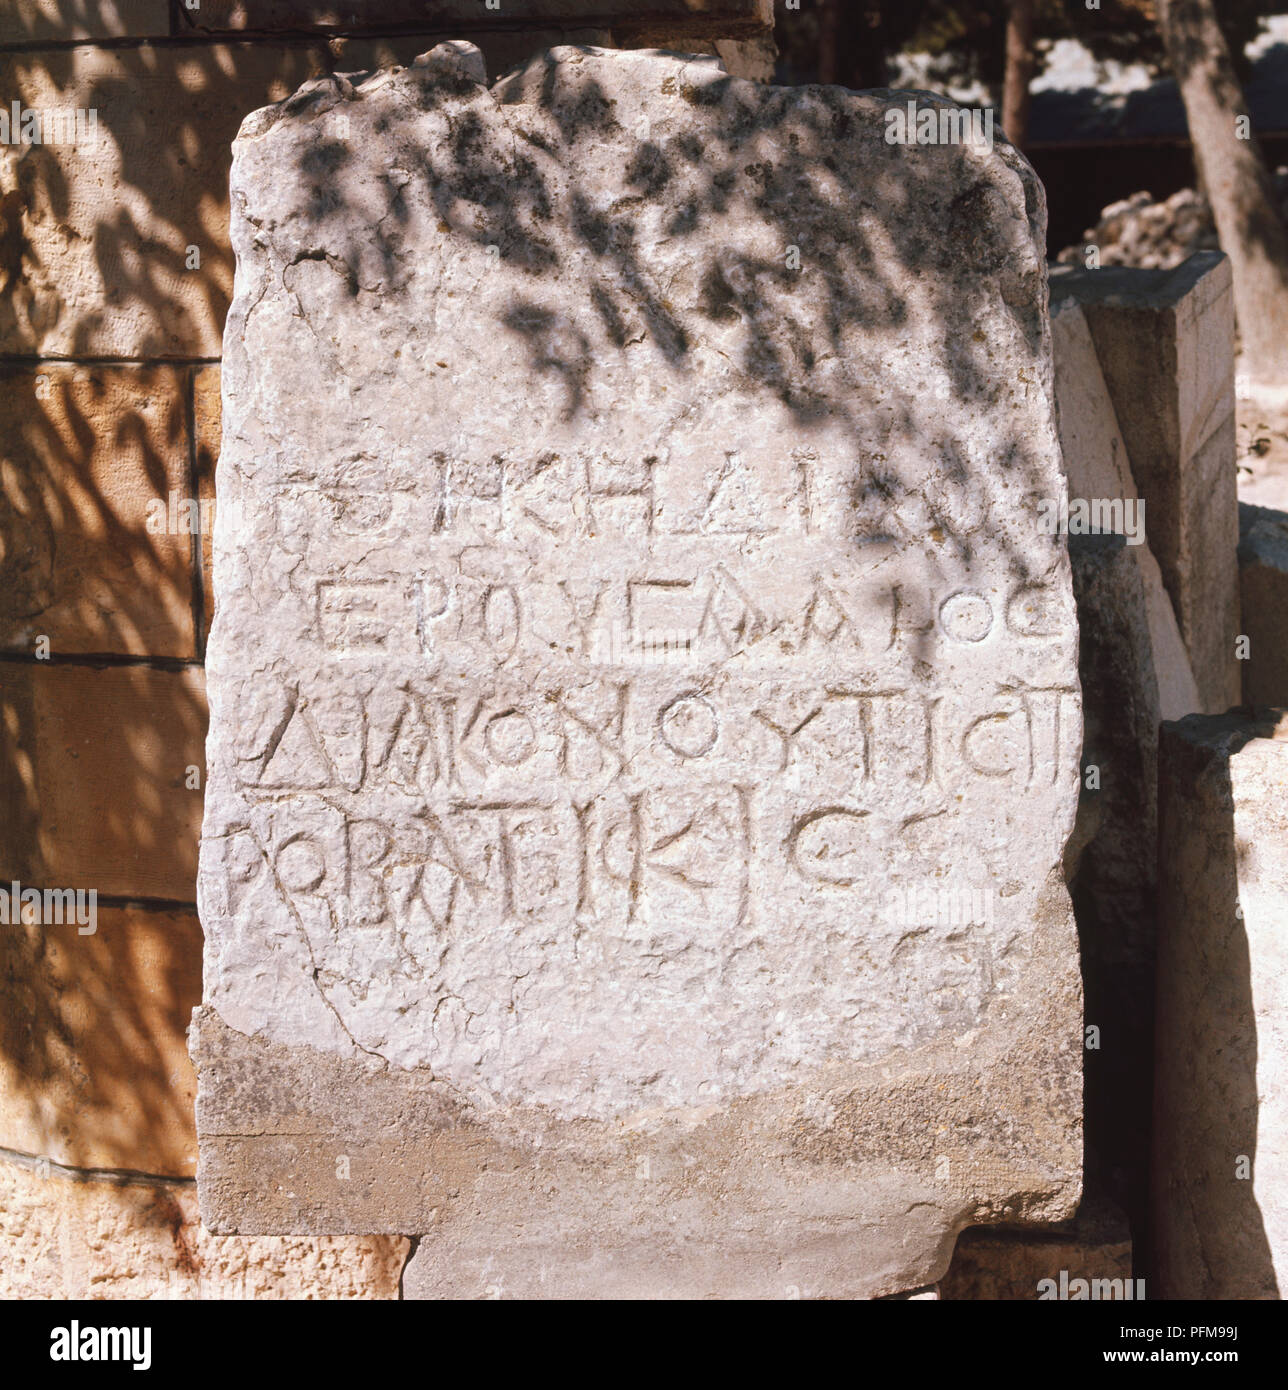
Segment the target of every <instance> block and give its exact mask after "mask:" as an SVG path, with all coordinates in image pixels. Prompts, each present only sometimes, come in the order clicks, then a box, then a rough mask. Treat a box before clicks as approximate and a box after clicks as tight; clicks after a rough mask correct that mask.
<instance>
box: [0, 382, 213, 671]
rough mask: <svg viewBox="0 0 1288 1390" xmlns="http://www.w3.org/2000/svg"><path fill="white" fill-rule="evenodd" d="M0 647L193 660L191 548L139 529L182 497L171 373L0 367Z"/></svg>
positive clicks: (177, 404) (181, 442) (183, 536)
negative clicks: (45, 646) (45, 644)
mask: <svg viewBox="0 0 1288 1390" xmlns="http://www.w3.org/2000/svg"><path fill="white" fill-rule="evenodd" d="M0 438H3V440H4V445H3V448H4V454H3V457H0V646H2V647H4V648H5V649H6V650H9V651H14V652H23V653H25V654H27V655H29V656H30V655H34V654H35V643H36V639H37V638H38V637H41V636H43V637H47V638H48V639H49V652H50V653H51V654H53V655H64V654H66V653H69V652H76V653H85V652H110V653H114V654H118V655H126V654H128V655H132V656H142V655H147V656H170V657H191V656H193V655H195V650H196V649H195V646H194V642H193V623H192V586H193V578H192V538H191V536H190V535H189V534H188V533H187V532H186V531H181V530H179V529H178V527H177V526H176V527H174V528H169V529H151V530H150V529H149V527H148V518H149V511H148V508H149V504H150V503H152V502H153V501H154V500H156V499H160V501H161V503H162V505H165V504H166V503H167V502H168V499H169V497H170V495H171V494H174V495H175V496H176V497H179V498H183V497H187V496H189V495H190V491H191V488H190V485H189V481H188V439H187V433H186V430H185V428H184V420H183V374H182V372H181V371H179V370H177V369H175V368H173V367H133V366H124V367H107V366H93V367H82V366H74V365H71V364H68V363H63V362H46V363H41V364H40V365H39V366H23V367H9V368H0Z"/></svg>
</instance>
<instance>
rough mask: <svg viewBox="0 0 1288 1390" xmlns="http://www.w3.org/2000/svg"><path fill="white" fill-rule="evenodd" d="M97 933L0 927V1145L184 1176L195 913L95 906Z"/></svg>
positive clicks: (197, 932)
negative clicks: (188, 1038)
mask: <svg viewBox="0 0 1288 1390" xmlns="http://www.w3.org/2000/svg"><path fill="white" fill-rule="evenodd" d="M92 925H95V926H96V930H94V931H93V932H92V933H86V934H85V935H82V934H81V930H80V926H79V924H71V925H50V924H40V925H32V926H27V925H17V926H14V925H7V926H0V933H3V947H2V948H0V1148H5V1149H14V1150H17V1151H18V1152H20V1153H27V1154H41V1155H43V1156H45V1157H46V1158H49V1159H52V1160H53V1161H54V1162H57V1163H64V1164H68V1165H70V1166H73V1167H77V1168H128V1169H132V1170H135V1171H138V1172H144V1173H156V1174H165V1175H167V1176H173V1177H191V1176H192V1175H193V1174H194V1173H195V1172H196V1165H197V1136H196V1131H195V1126H194V1122H193V1108H192V1107H193V1098H194V1096H195V1094H196V1089H197V1083H196V1077H195V1076H194V1075H193V1072H192V1063H191V1061H190V1060H189V1058H188V1051H187V1032H188V1024H189V1021H190V1020H191V1018H192V1010H193V1008H194V1007H195V1006H196V1005H197V1003H198V1002H199V1001H200V999H201V926H200V923H199V922H198V921H197V915H196V913H195V912H180V911H160V910H155V909H148V908H144V907H137V906H136V907H129V908H119V907H105V906H102V905H100V906H99V908H98V912H97V922H96V924H92Z"/></svg>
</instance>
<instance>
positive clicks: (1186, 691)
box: [1051, 299, 1200, 719]
mask: <svg viewBox="0 0 1288 1390" xmlns="http://www.w3.org/2000/svg"><path fill="white" fill-rule="evenodd" d="M1051 350H1052V355H1053V357H1054V360H1055V396H1056V403H1057V405H1058V406H1059V419H1060V450H1061V453H1062V454H1063V456H1064V467H1065V472H1066V473H1067V474H1068V478H1069V497H1070V500H1071V501H1072V500H1073V499H1078V498H1081V499H1084V500H1086V501H1091V500H1094V499H1101V500H1110V501H1112V500H1114V499H1118V498H1121V499H1122V500H1123V501H1124V502H1137V501H1139V499H1140V493H1139V492H1138V490H1137V488H1136V480H1135V478H1134V477H1133V475H1132V471H1131V460H1130V459H1129V458H1128V456H1127V446H1126V444H1124V443H1123V438H1122V433H1121V431H1120V430H1119V428H1118V415H1117V412H1116V411H1115V410H1114V403H1113V401H1112V399H1111V398H1110V395H1109V388H1108V387H1107V386H1106V384H1105V377H1104V373H1103V372H1102V371H1101V370H1100V362H1099V359H1098V358H1097V356H1096V348H1095V344H1094V343H1093V342H1092V340H1091V333H1090V331H1089V330H1088V328H1087V320H1086V316H1085V315H1084V314H1083V312H1082V309H1081V307H1080V306H1079V304H1078V303H1077V301H1076V300H1074V299H1065V300H1057V301H1056V302H1055V303H1054V304H1053V305H1052V312H1051ZM1149 523H1150V514H1149V511H1148V504H1146V512H1145V526H1144V533H1145V540H1144V541H1143V542H1142V543H1141V544H1138V545H1137V544H1133V545H1131V547H1130V549H1129V552H1128V553H1129V556H1130V558H1131V559H1132V561H1133V562H1134V564H1135V566H1136V568H1137V570H1138V571H1139V575H1140V584H1141V586H1142V589H1143V592H1144V598H1145V607H1146V612H1147V616H1148V623H1149V630H1148V633H1147V636H1146V643H1145V644H1144V645H1142V647H1141V651H1142V652H1148V660H1147V663H1146V664H1147V666H1148V667H1149V668H1150V669H1151V670H1152V673H1153V674H1152V678H1153V681H1154V683H1155V684H1156V686H1157V690H1158V703H1159V706H1160V708H1161V709H1162V713H1163V718H1164V719H1183V718H1184V717H1185V716H1186V715H1187V714H1196V713H1198V712H1199V709H1200V704H1199V693H1198V688H1197V686H1196V685H1195V683H1194V673H1193V671H1192V669H1191V667H1190V658H1189V653H1188V652H1187V651H1186V650H1185V643H1184V641H1183V639H1182V638H1181V632H1180V628H1179V627H1178V626H1177V623H1176V613H1175V611H1174V609H1173V608H1172V602H1171V599H1170V598H1168V595H1167V590H1166V588H1165V587H1164V585H1163V576H1162V573H1161V571H1160V570H1159V567H1158V560H1157V559H1156V558H1155V555H1154V552H1153V550H1152V549H1151V547H1150V541H1149V534H1150V533H1149Z"/></svg>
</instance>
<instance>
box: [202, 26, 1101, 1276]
mask: <svg viewBox="0 0 1288 1390" xmlns="http://www.w3.org/2000/svg"><path fill="white" fill-rule="evenodd" d="M903 105H904V103H903V102H902V101H900V102H894V101H893V100H892V99H891V98H889V97H884V96H879V95H863V94H856V93H851V92H846V91H843V90H840V89H829V88H817V87H815V88H801V89H780V88H773V87H766V86H762V85H759V84H755V83H752V82H748V81H743V80H739V79H735V78H730V77H729V76H728V75H727V74H725V73H724V72H723V71H722V70H721V69H720V67H719V65H718V64H716V63H715V62H713V61H711V60H710V59H686V58H683V57H679V56H676V55H673V54H658V53H649V52H632V53H611V52H606V51H599V50H594V49H571V48H563V49H556V50H554V51H553V52H552V53H549V54H546V55H543V56H542V57H540V58H539V59H536V60H534V61H533V62H532V63H531V64H530V65H529V66H528V67H527V68H525V69H524V70H522V71H521V72H519V73H517V74H514V75H513V76H511V77H509V78H507V79H505V80H503V81H502V82H500V83H499V84H498V85H497V86H495V87H493V88H492V89H491V90H489V89H488V88H487V87H486V86H484V85H482V84H481V83H480V82H478V80H477V69H476V66H475V64H474V62H473V61H472V60H471V58H470V56H469V54H468V53H466V52H464V51H462V50H461V49H460V48H459V47H457V48H448V47H443V48H440V49H437V50H435V51H434V52H433V53H431V54H428V55H426V56H425V57H424V58H422V59H418V60H417V62H416V63H414V64H413V65H411V66H410V67H408V68H406V69H404V70H402V71H398V72H382V73H379V74H376V75H374V76H370V77H366V76H361V75H359V76H356V77H355V78H354V79H353V80H349V79H346V78H341V77H336V78H326V79H321V80H319V81H317V82H315V83H312V84H310V85H308V86H306V87H305V88H304V89H302V90H301V91H300V92H298V93H297V94H296V95H295V96H294V97H293V98H292V99H291V100H290V101H289V102H287V103H284V104H282V105H280V106H278V107H275V108H270V109H268V110H265V111H261V112H257V113H255V114H254V115H253V116H251V117H250V118H248V119H247V121H246V122H245V124H244V125H243V128H242V131H241V134H240V136H239V138H238V141H237V144H236V148H235V154H234V168H233V179H232V189H233V195H232V201H233V207H234V209H235V213H234V219H233V226H232V235H233V244H234V246H235V248H236V251H237V255H238V272H237V276H238V278H237V284H238V291H237V296H236V299H235V301H234V305H233V308H232V311H231V314H230V318H229V323H228V329H227V334H226V339H225V344H226V352H225V360H224V364H223V374H224V411H223V443H222V449H221V453H220V459H219V465H218V494H219V510H218V511H217V514H216V522H215V542H214V556H215V589H216V613H215V621H214V626H213V629H212V633H211V641H210V647H209V652H208V672H209V677H210V680H211V692H212V717H213V723H212V729H211V737H210V742H209V753H210V762H211V774H210V776H211V780H210V787H209V791H208V796H207V803H206V807H207V816H206V821H205V825H204V832H203V842H202V868H201V879H200V887H199V901H200V905H201V911H202V917H203V922H204V925H205V928H206V933H207V955H206V971H205V990H206V993H205V1002H204V1004H203V1007H202V1010H201V1011H200V1014H199V1020H198V1025H197V1027H196V1029H195V1032H194V1057H195V1059H196V1063H197V1068H198V1075H199V1087H200V1089H199V1101H198V1132H199V1135H200V1143H201V1158H200V1166H199V1172H198V1180H199V1184H200V1188H201V1194H202V1203H203V1215H204V1218H205V1220H206V1222H207V1224H208V1225H209V1226H210V1227H211V1228H212V1229H214V1230H218V1231H232V1230H240V1231H243V1232H306V1231H314V1232H316V1231H326V1232H331V1233H335V1232H340V1231H361V1230H367V1231H370V1230H383V1231H399V1232H416V1233H420V1234H421V1236H422V1238H421V1240H420V1242H419V1245H418V1247H417V1250H416V1253H415V1256H414V1258H413V1260H412V1261H411V1263H410V1264H409V1267H408V1270H407V1273H406V1276H405V1282H404V1289H405V1291H406V1292H407V1294H408V1296H409V1297H410V1296H466V1297H472V1296H479V1295H484V1294H486V1292H487V1291H488V1290H489V1289H490V1288H491V1289H500V1290H501V1291H502V1293H503V1295H504V1296H520V1297H523V1296H532V1297H536V1296H542V1297H613V1296H646V1297H657V1296H667V1295H678V1296H706V1295H712V1294H714V1295H718V1296H734V1297H736V1296H766V1297H782V1296H784V1291H785V1290H787V1289H796V1290H798V1291H799V1293H800V1296H802V1297H815V1296H822V1295H826V1296H837V1297H845V1296H855V1297H867V1296H880V1295H884V1294H890V1293H897V1292H900V1291H901V1290H907V1289H916V1288H920V1287H924V1286H927V1285H930V1284H933V1283H934V1282H935V1280H936V1279H937V1278H938V1277H939V1275H940V1274H941V1273H942V1272H943V1269H944V1268H945V1266H946V1264H947V1261H948V1257H949V1253H950V1251H951V1248H952V1243H953V1239H954V1238H955V1236H956V1234H957V1232H958V1231H959V1230H960V1229H961V1228H962V1227H963V1226H965V1225H968V1224H970V1223H972V1222H981V1221H990V1220H1002V1219H1009V1220H1033V1221H1043V1220H1054V1219H1061V1218H1063V1217H1066V1216H1068V1215H1070V1214H1071V1213H1072V1211H1073V1209H1074V1207H1075V1206H1076V1203H1077V1200H1078V1195H1079V1189H1080V1156H1081V1128H1080V1126H1081V1115H1080V1079H1081V1035H1080V1024H1081V1016H1080V1002H1081V1000H1080V984H1079V979H1078V967H1077V950H1076V944H1075V940H1074V931H1073V924H1072V916H1071V912H1070V908H1069V901H1068V896H1067V891H1066V889H1065V886H1064V883H1063V878H1062V874H1061V868H1060V859H1061V851H1062V849H1063V846H1064V843H1065V841H1066V839H1067V838H1068V835H1069V832H1070V829H1071V827H1072V822H1073V817H1074V811H1075V806H1076V800H1077V772H1078V751H1079V742H1080V729H1081V718H1080V705H1079V692H1078V686H1077V673H1076V641H1077V634H1076V624H1075V615H1074V608H1073V600H1072V594H1071V585H1070V578H1069V566H1068V558H1067V553H1066V549H1065V546H1064V544H1063V540H1062V538H1060V537H1056V536H1049V535H1044V534H1042V533H1041V531H1040V529H1039V528H1038V526H1037V525H1036V524H1035V521H1034V516H1035V508H1036V500H1037V499H1038V498H1041V497H1049V496H1053V495H1055V492H1056V490H1057V489H1059V488H1060V487H1062V486H1063V482H1062V475H1061V471H1060V458H1059V446H1058V441H1057V438H1056V432H1055V422H1054V411H1053V400H1052V381H1051V360H1050V337H1049V332H1048V327H1047V320H1046V316H1045V312H1044V309H1045V295H1046V287H1045V279H1044V276H1045V260H1044V253H1043V236H1044V203H1043V195H1042V191H1041V187H1040V185H1039V184H1038V182H1037V181H1036V179H1035V178H1034V176H1033V174H1032V171H1031V170H1030V169H1029V167H1028V165H1027V164H1026V163H1025V162H1024V161H1023V159H1022V158H1021V157H1020V156H1019V155H1018V154H1017V153H1016V152H1015V151H1014V150H1013V149H1012V148H1011V147H1010V146H1009V145H1006V144H1005V143H999V144H998V145H997V146H996V147H995V148H994V149H992V150H991V151H990V150H986V149H985V148H984V147H983V146H979V147H972V146H965V145H961V144H945V145H940V146H927V145H920V146H918V145H910V146H901V145H898V144H891V143H889V142H888V141H887V139H886V132H887V130H888V129H889V128H890V127H889V124H888V122H887V121H886V120H885V114H886V112H887V110H888V109H890V108H891V107H892V106H895V107H898V108H900V109H902V107H903ZM942 109H943V111H944V113H945V117H947V115H948V114H949V111H950V108H948V107H947V106H944V107H942ZM340 115H343V116H345V117H346V118H347V120H348V122H349V126H350V130H351V140H350V142H349V144H348V145H347V146H346V147H345V150H344V152H343V155H342V156H341V155H338V154H337V155H336V156H334V157H329V156H326V155H325V150H326V145H325V142H324V141H323V140H322V135H323V132H324V131H325V130H326V129H327V128H328V126H327V123H328V122H329V121H331V120H332V119H334V118H336V117H338V116H340ZM320 141H321V143H320ZM319 161H323V162H322V163H319ZM323 167H324V168H325V173H326V181H325V188H326V194H325V196H324V197H319V195H318V189H319V182H318V178H319V170H320V169H322V168H323ZM234 518H235V520H234ZM337 1153H342V1154H346V1155H352V1156H353V1163H352V1165H351V1168H352V1180H350V1179H346V1178H340V1177H338V1176H337V1173H336V1158H335V1156H336V1154H337Z"/></svg>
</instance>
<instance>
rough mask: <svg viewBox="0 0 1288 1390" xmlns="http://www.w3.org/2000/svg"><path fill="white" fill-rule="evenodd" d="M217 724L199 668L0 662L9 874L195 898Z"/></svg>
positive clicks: (45, 884)
mask: <svg viewBox="0 0 1288 1390" xmlns="http://www.w3.org/2000/svg"><path fill="white" fill-rule="evenodd" d="M205 732H206V700H205V681H204V678H203V674H202V672H201V671H199V670H195V669H188V670H183V671H158V670H153V669H151V668H150V667H146V666H124V667H122V666H115V667H114V666H108V667H95V666H92V665H73V664H68V665H61V664H60V665H46V664H45V663H43V662H39V661H35V662H24V663H16V662H12V663H11V662H0V785H2V786H3V787H4V795H3V796H0V882H7V881H9V880H12V879H18V880H20V881H21V882H22V883H24V884H27V885H28V886H30V887H39V888H84V889H90V888H93V889H94V890H95V891H96V892H98V893H100V894H104V895H108V894H111V895H115V896H117V897H126V898H155V899H160V900H163V901H165V900H168V901H171V902H186V903H190V902H192V899H193V885H194V883H195V882H196V876H197V840H198V837H199V834H200V830H201V811H202V797H201V787H202V785H203V784H204V781H205V755H204V750H203V747H202V741H203V739H204V737H205ZM190 769H195V775H194V774H193V773H192V772H190Z"/></svg>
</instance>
